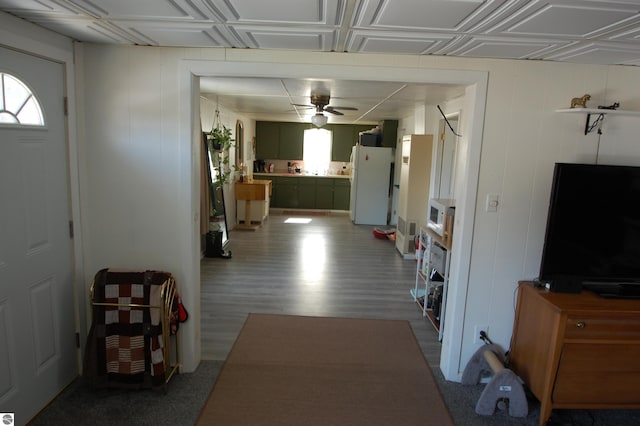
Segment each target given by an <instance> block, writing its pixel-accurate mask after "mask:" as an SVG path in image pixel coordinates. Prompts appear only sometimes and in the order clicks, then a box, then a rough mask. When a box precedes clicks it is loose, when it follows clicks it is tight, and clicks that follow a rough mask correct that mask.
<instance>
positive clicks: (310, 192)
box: [298, 177, 318, 209]
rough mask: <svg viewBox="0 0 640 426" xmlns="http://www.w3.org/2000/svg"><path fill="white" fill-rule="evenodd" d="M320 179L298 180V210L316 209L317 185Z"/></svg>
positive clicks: (306, 178) (307, 178)
mask: <svg viewBox="0 0 640 426" xmlns="http://www.w3.org/2000/svg"><path fill="white" fill-rule="evenodd" d="M317 182H318V178H309V177H303V178H298V208H301V209H315V208H316V183H317Z"/></svg>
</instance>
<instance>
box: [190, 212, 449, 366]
mask: <svg viewBox="0 0 640 426" xmlns="http://www.w3.org/2000/svg"><path fill="white" fill-rule="evenodd" d="M305 217H306V218H309V219H311V222H310V223H308V224H300V223H285V220H286V219H288V218H294V219H301V218H305ZM373 228H374V227H373V226H367V225H354V224H352V223H351V221H350V220H349V216H348V215H346V214H333V215H330V216H328V215H317V214H316V215H304V214H301V213H300V212H295V214H293V215H274V214H272V215H271V216H270V217H269V218H268V219H267V221H266V222H265V224H264V225H263V226H262V227H261V228H259V229H258V230H257V231H255V232H253V231H240V230H237V231H231V233H230V246H229V249H230V250H231V252H232V254H233V257H232V258H231V259H222V258H205V259H203V260H202V264H201V268H202V278H201V279H202V288H201V313H202V316H201V321H202V358H203V359H206V360H224V359H226V356H227V353H228V352H229V350H230V348H231V346H232V345H233V342H234V341H235V339H236V336H237V335H238V333H239V331H240V328H241V327H242V324H243V323H244V321H245V319H246V316H247V314H248V313H250V312H255V313H277V314H290V315H309V316H333V317H349V318H376V319H402V320H409V321H410V323H411V325H412V328H413V331H414V334H415V335H416V338H417V340H418V342H419V344H420V346H421V348H422V350H423V352H424V354H425V357H426V358H427V360H428V362H429V364H430V365H431V366H432V367H437V366H438V365H439V362H440V343H439V342H438V340H437V333H436V331H435V329H434V328H433V327H432V325H431V323H430V322H429V321H428V320H427V319H426V318H424V317H423V316H422V313H421V311H420V310H419V308H418V306H417V305H416V303H415V302H414V301H413V299H412V297H411V294H410V293H409V291H410V289H411V288H413V286H414V284H415V267H416V264H415V261H413V260H405V259H403V258H402V257H401V256H400V254H399V253H398V252H397V250H396V249H395V246H394V242H393V241H390V240H381V239H376V238H374V236H373V234H372V230H373Z"/></svg>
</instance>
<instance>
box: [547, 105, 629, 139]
mask: <svg viewBox="0 0 640 426" xmlns="http://www.w3.org/2000/svg"><path fill="white" fill-rule="evenodd" d="M556 112H562V113H572V114H587V121H586V122H585V124H584V134H585V135H587V134H589V133H590V132H592V131H593V130H594V129H595V128H596V126H598V127H599V124H602V120H604V116H605V115H607V114H610V115H626V116H636V117H640V111H625V110H620V109H606V108H561V109H557V110H556ZM591 115H598V118H596V120H595V121H594V122H593V123H592V122H591ZM598 134H600V130H599V129H598Z"/></svg>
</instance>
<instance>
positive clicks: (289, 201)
mask: <svg viewBox="0 0 640 426" xmlns="http://www.w3.org/2000/svg"><path fill="white" fill-rule="evenodd" d="M300 179H301V178H297V177H280V178H279V179H278V197H277V199H276V202H277V205H275V206H274V207H280V208H292V209H297V208H300V200H299V198H298V180H300Z"/></svg>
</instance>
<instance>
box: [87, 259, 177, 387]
mask: <svg viewBox="0 0 640 426" xmlns="http://www.w3.org/2000/svg"><path fill="white" fill-rule="evenodd" d="M170 278H171V275H170V274H169V273H167V272H158V271H144V272H116V271H112V270H109V269H103V270H101V271H99V272H98V273H97V274H96V276H95V279H94V287H93V288H94V290H93V300H92V302H93V322H92V325H91V330H90V332H89V337H88V339H87V349H86V351H85V366H84V375H85V377H87V378H88V379H90V380H91V381H92V382H93V383H94V384H95V385H98V386H100V385H101V386H108V387H140V388H143V387H144V388H147V387H153V386H158V385H162V384H164V379H165V376H164V373H165V365H164V353H163V336H162V322H161V320H160V316H161V314H162V312H163V311H162V309H154V308H148V307H138V306H136V305H153V306H163V300H162V296H161V287H162V284H163V283H164V282H165V281H167V280H168V279H170ZM99 303H107V304H113V305H118V306H104V305H100V304H99Z"/></svg>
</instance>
